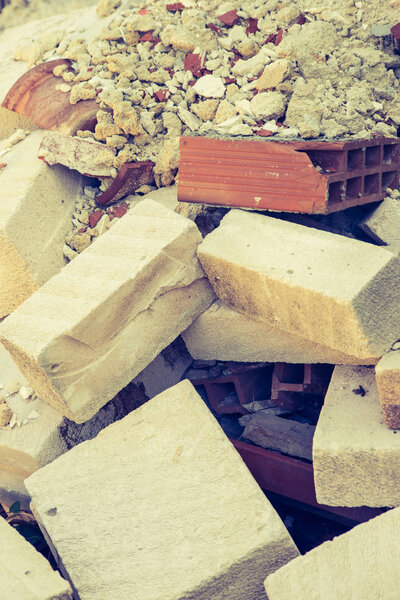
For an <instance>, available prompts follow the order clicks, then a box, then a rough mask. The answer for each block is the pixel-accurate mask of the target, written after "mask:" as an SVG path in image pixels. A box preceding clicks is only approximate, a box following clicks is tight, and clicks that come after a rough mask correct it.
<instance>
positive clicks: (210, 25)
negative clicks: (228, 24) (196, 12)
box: [207, 23, 222, 35]
mask: <svg viewBox="0 0 400 600" xmlns="http://www.w3.org/2000/svg"><path fill="white" fill-rule="evenodd" d="M207 27H208V28H209V29H211V31H214V32H215V33H217V34H218V35H221V33H222V29H221V28H220V27H218V26H217V25H215V24H214V23H208V25H207Z"/></svg>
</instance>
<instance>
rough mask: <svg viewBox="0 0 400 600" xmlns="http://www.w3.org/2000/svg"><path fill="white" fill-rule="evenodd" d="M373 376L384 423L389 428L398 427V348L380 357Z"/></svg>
mask: <svg viewBox="0 0 400 600" xmlns="http://www.w3.org/2000/svg"><path fill="white" fill-rule="evenodd" d="M375 376H376V384H377V387H378V393H379V400H380V402H381V407H382V412H383V416H384V417H385V421H386V425H387V426H388V427H390V429H400V350H394V351H391V352H389V353H388V354H385V356H383V357H382V358H381V360H380V361H379V362H378V364H377V365H376V368H375Z"/></svg>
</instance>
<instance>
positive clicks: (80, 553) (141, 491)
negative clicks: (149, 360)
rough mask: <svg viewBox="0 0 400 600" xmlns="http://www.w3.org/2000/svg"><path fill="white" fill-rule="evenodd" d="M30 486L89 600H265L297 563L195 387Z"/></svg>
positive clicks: (151, 405) (150, 408)
mask: <svg viewBox="0 0 400 600" xmlns="http://www.w3.org/2000/svg"><path fill="white" fill-rule="evenodd" d="M105 466H107V468H105ZM26 485H27V487H28V490H29V491H30V493H31V495H32V499H33V506H34V511H35V514H36V515H38V517H39V518H40V520H41V521H42V524H43V526H44V528H45V529H46V531H47V534H48V536H49V538H50V539H51V542H52V544H53V545H54V547H55V549H56V551H57V553H58V555H59V556H60V559H61V561H62V563H63V566H64V568H65V569H66V571H67V572H68V574H69V576H70V578H71V580H72V582H73V584H74V586H75V588H76V589H77V592H78V594H79V597H80V599H81V600H104V598H105V594H106V597H107V600H113V599H114V598H115V599H118V600H125V599H126V600H128V599H131V598H140V599H141V600H154V598H162V599H163V600H183V599H185V600H189V599H190V600H194V599H196V600H210V599H211V598H212V599H213V600H222V598H229V600H244V598H246V600H260V598H261V597H264V593H263V580H264V578H265V575H266V574H268V573H271V572H273V571H275V570H276V569H278V568H279V567H280V566H281V565H283V564H285V563H286V562H287V561H289V560H290V559H292V558H294V557H295V556H297V555H298V552H297V549H296V547H295V545H294V543H293V541H292V540H291V538H290V536H289V534H288V532H287V530H286V529H285V527H284V525H283V523H282V521H281V520H280V518H279V517H278V515H277V513H276V512H275V510H274V509H273V507H272V506H271V504H270V503H269V501H268V500H267V499H266V497H265V495H264V494H263V492H262V491H261V490H260V488H259V487H258V485H257V484H256V482H255V481H254V479H253V478H252V476H251V475H250V473H249V471H248V470H247V467H246V466H245V464H244V463H243V461H242V459H241V458H240V456H239V454H238V453H237V452H236V451H235V450H234V448H233V446H232V445H231V443H230V442H229V440H228V439H227V438H226V436H225V434H224V433H223V431H222V430H221V428H220V427H219V425H218V424H217V422H216V421H215V419H214V417H213V416H212V415H211V413H210V412H209V410H208V409H207V407H206V406H205V404H204V403H203V401H202V400H201V398H200V397H199V395H198V394H197V393H196V391H195V389H194V388H193V386H192V385H191V384H190V383H189V382H188V381H187V380H186V381H183V382H181V383H179V384H178V385H176V386H175V387H173V388H170V389H169V390H167V391H165V392H164V393H162V394H160V395H159V396H157V397H155V398H153V399H152V400H150V401H149V402H148V403H147V404H145V405H144V406H142V407H140V408H139V409H137V410H136V411H134V412H133V413H131V414H130V415H128V416H127V417H126V418H125V419H123V420H122V421H119V422H118V423H115V424H114V425H111V426H110V427H108V428H107V429H105V430H104V431H103V432H101V433H100V434H99V435H98V436H97V438H96V439H94V440H92V441H90V442H86V443H84V444H80V445H79V446H77V447H76V448H73V449H72V450H71V451H70V452H68V453H67V454H65V455H64V456H62V457H60V458H58V459H57V460H56V461H54V462H53V463H51V464H50V465H47V466H46V467H44V468H43V469H41V470H39V471H37V472H36V473H34V474H33V475H32V476H31V477H30V478H29V479H28V480H27V482H26ZM83 489H84V490H85V493H84V494H83V493H82V490H83ZM127 507H128V512H126V509H127ZM99 515H101V519H100V521H99ZM99 536H100V537H101V538H102V539H104V540H107V543H106V544H99ZM116 557H117V558H116ZM112 565H114V566H115V568H114V567H112Z"/></svg>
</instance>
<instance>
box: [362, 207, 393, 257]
mask: <svg viewBox="0 0 400 600" xmlns="http://www.w3.org/2000/svg"><path fill="white" fill-rule="evenodd" d="M359 226H360V227H361V229H362V230H363V231H364V232H365V233H366V234H367V235H369V236H370V237H371V238H372V239H373V240H374V241H376V242H378V243H379V244H386V245H388V246H390V249H391V250H394V251H396V252H397V251H399V250H400V201H399V200H398V199H395V198H386V199H385V200H384V201H383V202H381V204H380V205H379V206H378V207H377V208H375V210H374V211H373V212H372V213H371V214H370V215H368V216H367V217H365V219H364V220H363V221H362V222H361V223H360V225H359Z"/></svg>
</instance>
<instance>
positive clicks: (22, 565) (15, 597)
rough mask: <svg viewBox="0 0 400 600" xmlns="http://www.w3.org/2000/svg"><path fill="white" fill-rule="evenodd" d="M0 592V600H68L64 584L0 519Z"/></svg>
mask: <svg viewBox="0 0 400 600" xmlns="http://www.w3.org/2000/svg"><path fill="white" fill-rule="evenodd" d="M0 590H1V597H2V598H4V600H72V590H71V587H70V585H69V583H68V582H67V581H65V579H62V577H61V576H60V575H59V573H57V572H56V571H53V569H52V568H51V566H50V564H49V563H48V561H47V560H46V559H45V558H44V557H43V556H42V555H41V554H40V553H39V552H37V551H36V550H35V549H34V548H33V546H31V544H29V542H27V541H25V540H24V538H23V537H22V535H20V534H19V533H18V531H17V530H16V529H14V528H13V527H11V525H8V523H6V521H5V520H4V519H0Z"/></svg>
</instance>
